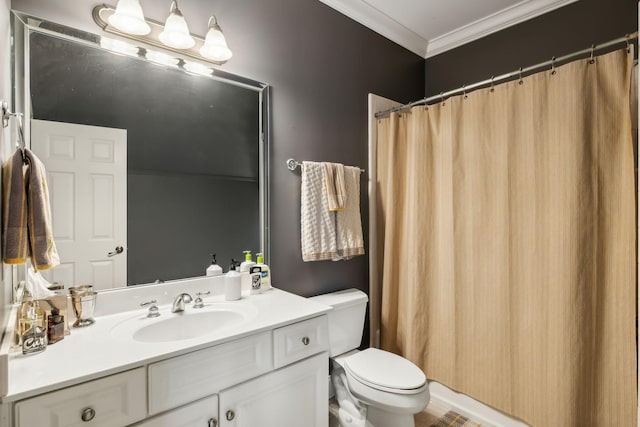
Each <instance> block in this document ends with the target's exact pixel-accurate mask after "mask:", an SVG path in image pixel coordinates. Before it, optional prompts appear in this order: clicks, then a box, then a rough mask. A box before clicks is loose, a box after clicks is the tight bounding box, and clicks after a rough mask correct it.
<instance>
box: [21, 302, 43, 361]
mask: <svg viewBox="0 0 640 427" xmlns="http://www.w3.org/2000/svg"><path fill="white" fill-rule="evenodd" d="M29 318H30V319H31V327H30V328H29V329H27V331H26V332H25V333H24V335H23V336H22V354H36V353H40V352H43V351H45V350H46V349H47V334H46V332H45V331H44V329H42V328H41V327H40V326H39V325H38V322H37V319H38V318H37V316H36V311H35V308H34V307H29Z"/></svg>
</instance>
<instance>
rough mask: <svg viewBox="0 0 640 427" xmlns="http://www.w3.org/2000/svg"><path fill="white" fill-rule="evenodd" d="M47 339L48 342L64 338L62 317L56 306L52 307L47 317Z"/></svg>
mask: <svg viewBox="0 0 640 427" xmlns="http://www.w3.org/2000/svg"><path fill="white" fill-rule="evenodd" d="M47 339H48V341H49V344H54V343H57V342H58V341H60V340H62V339H64V317H63V316H62V315H61V314H60V311H59V310H58V309H57V308H54V309H52V310H51V314H50V315H49V317H47Z"/></svg>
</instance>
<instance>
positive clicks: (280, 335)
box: [273, 315, 329, 368]
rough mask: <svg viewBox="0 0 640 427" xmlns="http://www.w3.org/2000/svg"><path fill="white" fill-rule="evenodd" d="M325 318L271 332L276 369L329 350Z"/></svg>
mask: <svg viewBox="0 0 640 427" xmlns="http://www.w3.org/2000/svg"><path fill="white" fill-rule="evenodd" d="M327 329H328V323H327V316H326V315H325V316H319V317H315V318H313V319H309V320H305V321H303V322H299V323H294V324H293V325H288V326H285V327H282V328H280V329H276V330H275V331H273V347H274V364H275V367H276V368H280V367H281V366H285V365H288V364H290V363H293V362H295V361H296V360H301V359H304V358H305V357H308V356H311V355H314V354H317V353H320V352H321V351H327V350H328V349H329V340H328V332H327Z"/></svg>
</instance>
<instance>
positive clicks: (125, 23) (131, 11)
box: [109, 0, 151, 36]
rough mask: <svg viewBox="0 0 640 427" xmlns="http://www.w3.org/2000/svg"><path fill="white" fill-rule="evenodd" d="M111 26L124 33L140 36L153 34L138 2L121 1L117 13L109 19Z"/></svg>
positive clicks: (133, 0) (130, 0) (134, 0)
mask: <svg viewBox="0 0 640 427" xmlns="http://www.w3.org/2000/svg"><path fill="white" fill-rule="evenodd" d="M109 25H112V26H113V27H115V28H117V29H118V30H120V31H122V32H123V33H129V34H135V35H138V36H143V35H145V34H149V33H150V32H151V27H149V24H147V22H146V21H145V19H144V14H143V13H142V7H141V6H140V3H138V0H119V1H118V5H117V6H116V11H115V13H114V14H113V15H111V16H110V17H109Z"/></svg>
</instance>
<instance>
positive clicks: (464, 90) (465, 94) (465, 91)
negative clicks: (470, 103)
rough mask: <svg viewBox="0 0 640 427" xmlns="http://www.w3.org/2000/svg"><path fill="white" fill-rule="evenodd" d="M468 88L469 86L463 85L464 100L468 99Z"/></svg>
mask: <svg viewBox="0 0 640 427" xmlns="http://www.w3.org/2000/svg"><path fill="white" fill-rule="evenodd" d="M466 88H467V85H462V96H463V98H464V99H467V98H468V96H467V89H466Z"/></svg>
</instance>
